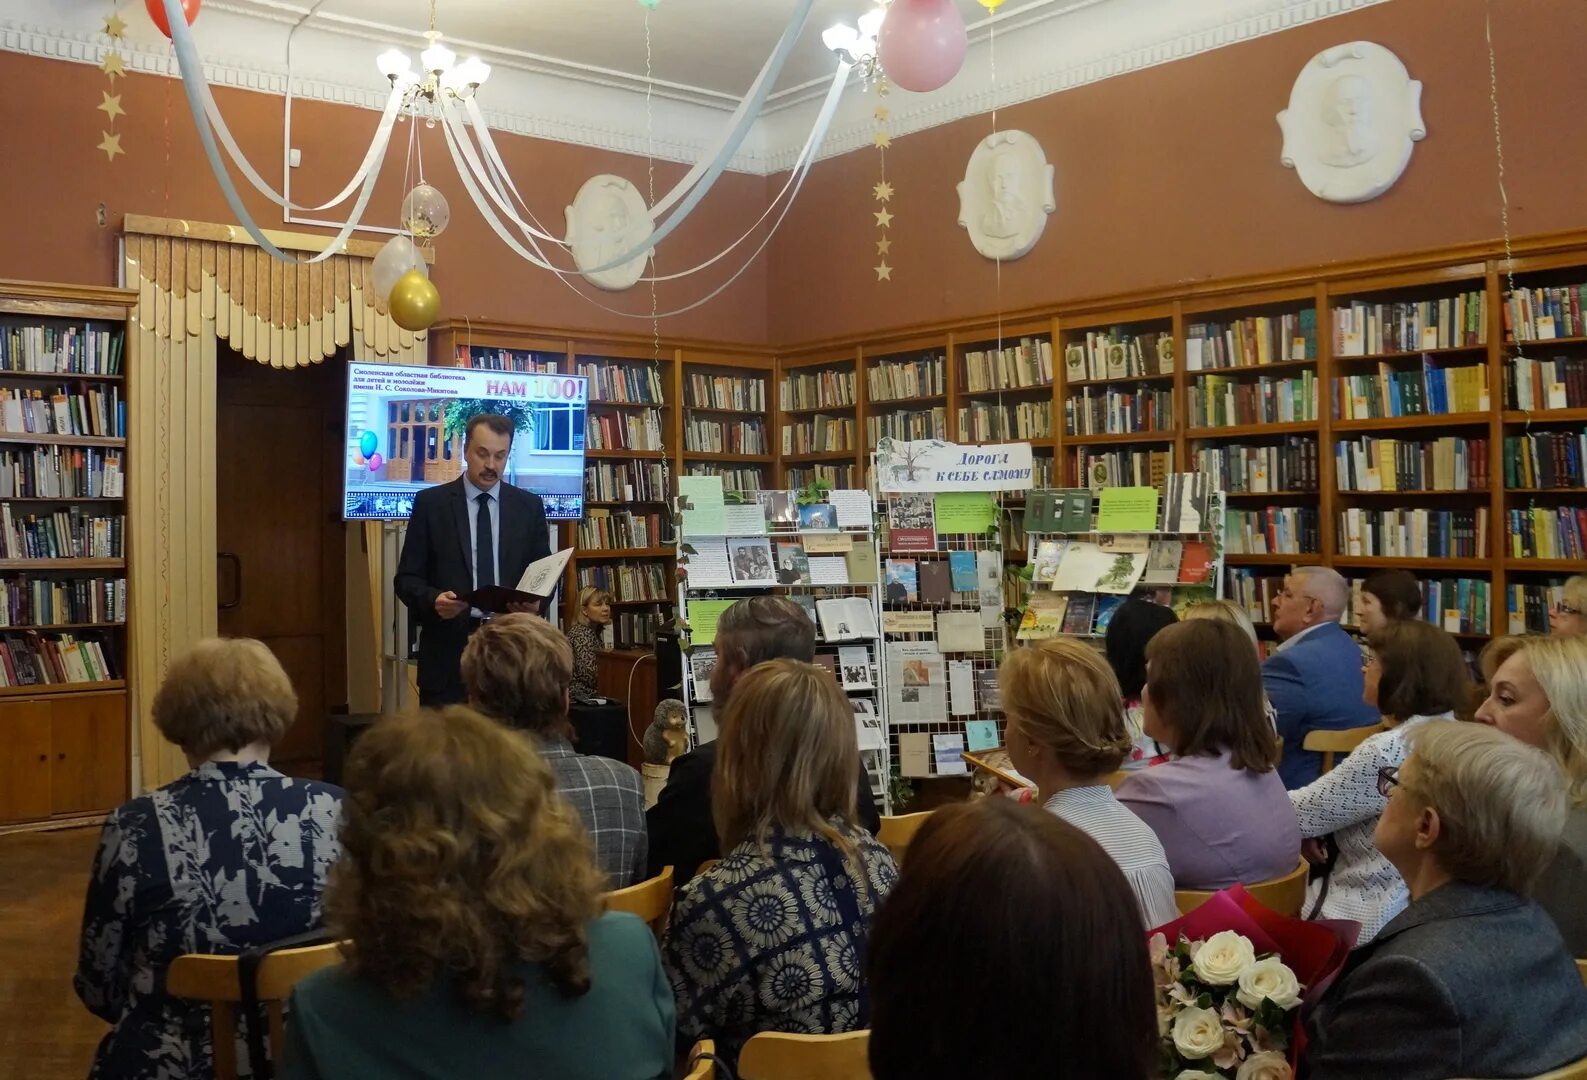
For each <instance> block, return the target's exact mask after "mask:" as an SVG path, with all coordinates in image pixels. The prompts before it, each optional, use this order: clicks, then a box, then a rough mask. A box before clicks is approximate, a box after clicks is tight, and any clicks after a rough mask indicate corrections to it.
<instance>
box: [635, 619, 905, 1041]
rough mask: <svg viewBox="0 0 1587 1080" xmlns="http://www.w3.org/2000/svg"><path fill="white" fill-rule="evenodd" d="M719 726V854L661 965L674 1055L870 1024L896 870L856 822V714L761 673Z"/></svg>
mask: <svg viewBox="0 0 1587 1080" xmlns="http://www.w3.org/2000/svg"><path fill="white" fill-rule="evenodd" d="M795 610H796V611H797V610H798V608H797V607H796V608H795ZM799 617H800V618H801V619H803V618H805V616H804V615H803V613H800V615H799ZM720 723H721V735H720V737H719V738H718V740H717V753H716V769H715V775H714V776H713V778H712V780H711V805H712V809H713V811H714V814H713V817H714V820H715V822H716V828H717V832H718V836H719V839H720V841H721V850H722V852H723V855H722V858H721V861H720V862H718V863H717V864H716V865H715V866H713V867H711V868H710V869H709V870H707V871H705V873H703V874H701V875H700V876H698V877H696V878H695V879H694V880H692V881H690V882H689V883H688V884H687V885H685V886H684V887H683V889H682V891H681V892H680V893H679V896H678V901H677V903H676V905H675V906H674V907H673V911H672V924H671V927H670V930H669V933H668V936H667V944H666V960H667V973H668V975H669V976H670V977H671V979H672V985H673V987H674V988H675V989H676V991H677V995H678V1037H679V1049H680V1050H682V1049H685V1048H687V1047H688V1046H689V1045H690V1044H692V1043H693V1042H694V1041H695V1040H697V1039H713V1040H715V1042H716V1046H717V1052H718V1053H720V1054H722V1055H723V1057H725V1058H726V1059H727V1060H729V1061H736V1060H737V1058H738V1052H739V1050H740V1049H741V1048H742V1047H743V1045H744V1043H745V1041H747V1040H748V1039H749V1038H750V1036H752V1035H755V1034H757V1033H759V1032H762V1031H788V1032H803V1033H806V1034H812V1035H820V1034H836V1033H838V1032H844V1031H855V1030H858V1029H861V1028H864V1027H866V1026H867V1024H868V1022H869V1017H868V1016H867V1014H866V1009H865V991H864V986H863V978H864V970H865V964H864V955H865V939H866V935H867V934H868V932H869V925H870V920H871V916H872V914H873V913H874V911H875V910H876V908H877V906H878V905H879V904H880V903H881V901H882V899H883V898H884V897H885V896H886V895H887V893H888V892H889V891H890V890H891V889H892V887H893V882H894V880H895V879H896V878H897V876H898V868H897V866H896V865H895V863H894V862H893V857H892V855H891V854H889V853H888V851H887V849H886V848H885V847H883V846H882V845H881V844H879V843H877V842H876V840H875V839H874V838H873V837H872V836H871V834H870V833H868V832H866V831H865V830H864V829H863V828H861V827H860V826H859V824H858V822H857V821H856V820H855V810H854V797H855V780H854V773H855V770H857V769H858V768H859V767H860V765H859V749H858V746H857V744H856V741H855V732H854V712H853V710H852V709H851V708H850V707H849V702H848V698H847V697H846V696H845V695H844V693H843V690H842V689H841V688H840V687H839V686H838V684H837V680H835V679H834V678H833V677H832V674H831V672H829V671H827V670H826V669H825V668H822V667H817V666H816V665H814V664H806V663H802V662H800V661H797V660H773V661H768V662H767V663H764V664H758V665H756V666H755V667H753V668H751V669H750V670H749V672H748V673H746V674H745V675H744V676H743V678H742V679H740V680H739V682H738V685H737V686H735V687H734V688H733V693H732V695H731V696H730V697H729V698H728V699H727V708H726V710H725V711H723V712H722V714H721V720H720Z"/></svg>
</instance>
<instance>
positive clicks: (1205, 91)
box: [770, 0, 1587, 344]
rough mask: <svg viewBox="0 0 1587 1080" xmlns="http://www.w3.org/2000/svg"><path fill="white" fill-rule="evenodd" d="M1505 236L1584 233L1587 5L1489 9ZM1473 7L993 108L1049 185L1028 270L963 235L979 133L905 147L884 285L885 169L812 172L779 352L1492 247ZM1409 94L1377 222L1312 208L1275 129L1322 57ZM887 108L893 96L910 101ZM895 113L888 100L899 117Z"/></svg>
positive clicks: (1406, 11) (779, 286)
mask: <svg viewBox="0 0 1587 1080" xmlns="http://www.w3.org/2000/svg"><path fill="white" fill-rule="evenodd" d="M1492 6H1493V10H1494V40H1495V45H1496V47H1497V50H1498V71H1499V80H1500V83H1499V85H1500V90H1501V94H1502V98H1501V105H1502V108H1503V119H1504V130H1505V140H1504V146H1505V155H1506V166H1507V169H1506V174H1507V180H1508V183H1507V187H1508V189H1509V196H1510V201H1511V213H1510V223H1511V230H1512V233H1514V234H1515V235H1523V234H1526V233H1538V232H1547V231H1552V230H1557V229H1565V228H1575V227H1581V226H1583V225H1587V197H1584V194H1583V190H1584V189H1583V184H1584V180H1583V177H1584V176H1587V143H1584V142H1583V140H1581V139H1579V138H1577V137H1575V136H1574V134H1573V126H1572V125H1573V118H1574V117H1575V116H1576V115H1577V114H1578V113H1579V111H1580V110H1579V107H1578V103H1580V102H1583V101H1587V64H1584V63H1582V60H1581V54H1580V43H1581V41H1582V40H1583V37H1584V35H1587V4H1582V3H1580V2H1579V0H1493V5H1492ZM1484 7H1485V4H1484V2H1483V0H1394V2H1393V3H1389V4H1383V5H1380V6H1377V7H1372V8H1368V9H1366V10H1364V11H1361V12H1358V13H1355V14H1353V15H1349V16H1343V17H1340V18H1334V19H1325V20H1323V21H1321V22H1317V23H1313V24H1310V25H1308V26H1304V27H1301V28H1299V29H1296V30H1292V31H1287V32H1285V33H1282V34H1276V35H1273V36H1270V37H1265V38H1260V39H1257V40H1255V41H1251V42H1247V43H1244V44H1241V45H1236V46H1231V47H1229V48H1225V49H1220V50H1217V51H1215V52H1211V53H1205V54H1202V55H1200V56H1196V57H1192V58H1190V59H1187V60H1182V61H1178V62H1176V63H1172V64H1167V65H1163V66H1161V67H1156V68H1152V69H1149V70H1146V71H1142V72H1139V73H1136V74H1132V75H1128V76H1124V77H1121V78H1116V79H1110V80H1108V81H1106V82H1103V83H1099V84H1095V85H1092V86H1087V87H1084V88H1081V89H1077V90H1073V91H1069V92H1067V93H1063V94H1057V95H1054V96H1052V97H1048V98H1044V99H1041V100H1038V101H1033V102H1029V103H1026V104H1023V105H1019V106H1015V107H1013V108H1008V109H1004V110H1002V111H1001V112H1000V113H999V115H998V124H999V127H1000V128H1005V129H1006V128H1019V129H1023V130H1025V131H1028V132H1030V133H1031V134H1032V135H1034V136H1035V137H1036V138H1037V140H1039V141H1040V142H1041V144H1042V146H1043V147H1044V148H1045V149H1046V152H1047V157H1048V160H1049V161H1051V162H1053V163H1054V164H1055V165H1056V166H1057V188H1058V204H1059V205H1058V212H1057V213H1056V214H1054V215H1053V216H1052V217H1051V218H1049V219H1048V224H1047V232H1046V234H1045V235H1044V236H1043V238H1042V240H1041V242H1040V244H1039V245H1038V246H1037V248H1036V250H1035V251H1033V252H1032V253H1031V254H1030V255H1027V256H1026V257H1025V258H1024V259H1021V260H1019V261H1017V262H1012V263H1007V264H1005V265H1004V266H1003V273H1002V299H1001V305H999V299H998V290H997V284H996V271H995V264H994V263H992V262H990V261H988V260H986V259H983V258H982V257H981V256H980V255H978V254H976V252H975V250H974V249H973V248H972V247H971V246H970V242H969V239H968V238H967V237H966V236H965V234H964V231H963V230H962V229H960V228H959V227H958V226H957V225H956V222H957V220H958V197H957V195H956V194H955V191H954V187H955V184H956V183H957V182H958V181H959V180H960V179H961V178H962V177H963V175H964V164H965V162H966V161H967V160H968V158H969V155H970V152H971V150H973V149H974V147H975V144H976V142H977V141H978V140H979V139H981V138H983V137H984V136H985V135H986V134H988V133H989V132H990V131H991V122H990V118H988V117H985V116H982V117H975V118H971V119H967V120H963V121H959V122H957V123H954V124H950V125H946V126H944V127H940V128H935V129H932V130H930V131H925V132H920V133H917V134H914V135H910V136H907V137H904V138H901V139H898V140H896V141H895V142H894V144H893V149H892V150H891V151H889V153H888V158H887V173H888V176H889V178H890V179H891V180H892V181H893V183H894V186H895V187H896V189H897V191H896V194H895V195H894V197H893V203H892V207H891V208H892V210H893V212H894V214H895V215H896V220H895V221H894V222H893V225H892V235H893V241H894V243H893V248H892V254H891V256H890V258H889V260H888V261H889V262H890V263H891V264H892V265H893V266H894V267H895V269H894V272H893V280H892V282H891V283H890V284H885V283H884V284H878V283H877V281H876V275H875V273H874V272H873V271H872V267H873V266H874V265H875V263H876V261H877V257H876V250H875V239H876V237H877V235H878V231H877V229H876V228H875V223H874V221H873V219H872V218H871V217H870V214H871V212H872V211H873V210H874V209H876V204H875V203H874V202H873V201H872V197H871V185H872V184H874V183H875V182H876V180H877V175H878V168H877V166H878V163H877V152H876V151H875V150H866V151H861V152H857V153H852V154H848V155H845V156H843V157H841V158H839V159H837V160H834V161H828V162H823V163H822V164H820V165H819V166H818V167H817V168H816V169H815V170H813V171H812V173H811V176H810V179H809V180H808V181H807V183H806V184H805V188H804V194H803V196H802V197H801V201H800V205H798V206H797V207H795V209H794V210H793V212H792V213H791V214H790V215H789V219H788V221H787V222H786V223H785V224H784V226H783V229H782V232H781V233H780V234H779V236H778V237H777V239H776V240H775V241H774V242H773V244H772V247H771V249H770V250H771V258H772V262H771V266H772V277H771V292H770V295H771V297H772V302H771V324H770V331H771V336H772V340H773V341H775V342H778V343H779V344H792V343H798V342H809V341H816V340H821V339H825V338H831V337H837V336H847V335H856V336H858V335H864V334H867V333H874V332H876V331H877V330H881V329H890V328H897V327H901V326H907V325H911V324H919V323H927V322H936V321H940V320H945V319H958V318H975V317H979V316H983V315H988V314H990V313H993V312H995V311H997V310H998V309H999V306H1001V308H1002V309H1003V310H1018V309H1021V308H1030V307H1036V306H1040V305H1045V304H1053V303H1056V302H1060V301H1071V300H1076V299H1084V298H1087V297H1098V296H1107V295H1113V294H1117V293H1120V292H1128V291H1133V290H1137V289H1146V288H1152V287H1168V286H1172V285H1174V284H1175V283H1181V282H1194V281H1202V280H1206V279H1216V278H1228V277H1236V276H1244V275H1247V274H1254V273H1261V272H1264V271H1276V270H1284V269H1292V268H1297V267H1306V266H1318V265H1324V264H1328V263H1332V262H1338V261H1348V260H1354V259H1359V258H1365V257H1372V256H1383V255H1391V254H1395V253H1398V252H1407V251H1415V250H1422V249H1427V248H1435V247H1441V246H1444V245H1450V244H1456V243H1461V242H1466V241H1473V240H1486V239H1489V238H1493V237H1497V236H1499V235H1500V225H1499V193H1498V186H1497V172H1496V167H1495V155H1494V136H1493V122H1492V112H1491V109H1490V105H1489V94H1488V60H1487V54H1486V49H1485V46H1484V39H1483V10H1484ZM1362 39H1365V40H1368V41H1375V42H1378V43H1380V44H1382V45H1385V46H1387V47H1389V48H1391V49H1393V50H1394V51H1395V52H1396V53H1398V54H1399V56H1400V58H1401V59H1402V60H1403V61H1404V62H1405V64H1406V66H1407V67H1408V68H1409V70H1410V72H1411V76H1412V78H1416V79H1420V80H1422V82H1423V84H1424V91H1423V116H1424V118H1425V119H1426V121H1427V129H1428V137H1427V139H1426V140H1425V141H1424V142H1422V143H1420V144H1418V145H1417V148H1416V152H1415V155H1414V157H1413V158H1412V161H1411V165H1410V167H1409V168H1408V169H1407V170H1406V173H1405V175H1404V176H1403V177H1402V178H1401V180H1400V182H1399V184H1398V185H1397V186H1395V187H1394V188H1393V189H1392V190H1391V191H1390V192H1388V193H1387V194H1386V195H1384V196H1383V197H1381V198H1379V199H1377V200H1376V201H1374V202H1370V203H1366V204H1361V205H1355V206H1336V205H1332V204H1328V203H1324V202H1322V201H1321V200H1318V199H1316V198H1314V197H1313V196H1312V195H1311V194H1310V193H1309V192H1307V190H1306V189H1305V187H1304V186H1303V185H1302V184H1301V182H1300V180H1299V179H1298V178H1297V177H1296V176H1295V174H1294V173H1293V172H1292V171H1291V170H1289V169H1285V168H1283V167H1282V166H1281V165H1280V164H1279V160H1278V157H1279V148H1280V145H1281V142H1282V139H1281V136H1280V133H1279V129H1278V124H1277V123H1276V121H1275V120H1274V116H1275V114H1276V113H1277V112H1278V111H1279V110H1280V109H1282V108H1284V107H1285V106H1286V105H1287V104H1288V100H1289V90H1290V86H1291V84H1292V83H1293V81H1294V78H1295V75H1296V73H1297V72H1298V71H1299V70H1300V68H1301V66H1302V65H1303V64H1304V63H1305V62H1306V61H1307V60H1308V59H1309V58H1310V57H1311V56H1313V55H1314V54H1315V53H1317V52H1319V51H1321V50H1322V49H1325V48H1327V47H1329V46H1332V45H1337V44H1342V43H1344V42H1348V41H1354V40H1362ZM902 96H903V95H902V92H898V97H902ZM895 100H897V98H895Z"/></svg>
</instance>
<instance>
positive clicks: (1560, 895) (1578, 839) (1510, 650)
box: [1477, 635, 1587, 957]
mask: <svg viewBox="0 0 1587 1080" xmlns="http://www.w3.org/2000/svg"><path fill="white" fill-rule="evenodd" d="M1483 662H1484V674H1485V675H1487V677H1488V682H1489V684H1490V691H1489V695H1488V699H1487V700H1486V701H1484V702H1483V703H1482V706H1481V708H1479V709H1478V710H1477V720H1478V721H1480V722H1481V723H1484V724H1491V725H1493V726H1494V727H1497V728H1498V729H1499V730H1500V731H1503V732H1504V733H1505V734H1507V735H1511V736H1514V737H1515V738H1517V739H1520V740H1521V741H1522V742H1524V743H1527V744H1529V745H1531V746H1536V747H1538V748H1540V749H1542V750H1544V751H1545V752H1547V753H1548V754H1549V756H1551V757H1552V758H1553V759H1554V760H1555V761H1557V762H1559V764H1560V765H1561V766H1562V767H1563V768H1564V770H1565V777H1566V780H1567V782H1568V784H1569V789H1568V792H1567V797H1568V804H1569V809H1568V813H1567V815H1566V818H1565V831H1564V833H1563V835H1562V836H1561V839H1560V846H1559V851H1558V852H1557V853H1556V854H1555V856H1554V858H1553V860H1552V861H1551V862H1550V863H1549V865H1548V867H1547V869H1545V870H1544V871H1543V876H1542V877H1541V878H1539V879H1538V882H1537V887H1536V888H1535V889H1534V890H1533V893H1532V895H1533V897H1534V898H1535V899H1536V900H1537V902H1538V905H1539V906H1540V907H1542V909H1543V910H1544V911H1546V912H1548V913H1549V914H1550V915H1551V916H1553V918H1554V922H1555V923H1557V924H1558V925H1559V929H1560V933H1561V934H1563V935H1564V937H1565V944H1566V946H1567V947H1568V948H1569V949H1570V951H1571V954H1572V955H1573V956H1578V957H1587V636H1581V635H1576V636H1572V637H1549V638H1538V637H1526V638H1499V639H1498V640H1496V641H1495V642H1493V643H1492V644H1491V645H1490V646H1489V648H1488V649H1487V650H1484V652H1483ZM1489 664H1492V668H1491V669H1490V668H1489V666H1488V665H1489Z"/></svg>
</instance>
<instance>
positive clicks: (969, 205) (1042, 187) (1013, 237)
mask: <svg viewBox="0 0 1587 1080" xmlns="http://www.w3.org/2000/svg"><path fill="white" fill-rule="evenodd" d="M1056 209H1058V202H1057V200H1056V199H1055V198H1054V197H1053V167H1052V166H1051V165H1049V164H1047V155H1046V154H1045V153H1043V152H1042V148H1041V144H1040V143H1038V142H1037V141H1036V140H1035V139H1033V138H1032V137H1031V136H1030V135H1027V134H1026V133H1025V132H1023V131H999V132H996V133H995V134H992V135H988V136H987V137H986V138H984V139H982V140H981V141H980V143H979V144H977V146H976V148H975V152H974V153H972V154H971V155H970V163H969V165H967V166H966V167H965V170H964V180H963V181H961V182H960V184H959V224H960V225H962V226H964V228H965V229H966V230H968V232H969V233H970V243H972V244H974V245H975V250H977V251H979V252H980V253H981V254H982V255H985V256H986V257H987V258H988V259H1005V260H1006V259H1017V258H1019V257H1020V256H1021V255H1024V254H1026V253H1027V252H1029V251H1030V249H1031V248H1033V247H1035V246H1036V241H1038V240H1040V239H1041V234H1042V230H1044V229H1045V228H1046V227H1047V215H1048V214H1050V213H1052V212H1053V211H1054V210H1056Z"/></svg>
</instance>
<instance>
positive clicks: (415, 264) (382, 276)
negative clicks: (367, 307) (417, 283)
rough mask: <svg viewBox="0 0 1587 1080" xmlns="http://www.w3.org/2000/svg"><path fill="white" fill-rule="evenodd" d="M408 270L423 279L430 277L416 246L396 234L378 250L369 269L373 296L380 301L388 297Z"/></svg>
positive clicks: (428, 269) (399, 234) (404, 237)
mask: <svg viewBox="0 0 1587 1080" xmlns="http://www.w3.org/2000/svg"><path fill="white" fill-rule="evenodd" d="M409 270H417V271H418V272H419V273H421V274H423V275H424V276H425V277H429V276H430V268H429V267H428V266H426V265H425V262H424V255H423V254H422V253H421V252H420V251H419V248H418V245H416V244H415V243H414V242H413V241H412V240H410V239H408V238H407V237H406V236H404V235H402V234H401V233H398V234H397V235H396V236H393V237H392V238H391V239H390V240H387V241H386V246H385V247H383V248H381V249H380V252H379V254H377V255H376V256H375V261H374V264H373V265H372V266H371V267H370V268H369V275H370V277H372V278H373V279H374V282H375V294H376V295H377V296H379V297H380V299H381V300H384V299H385V298H386V297H388V296H390V295H391V290H392V289H394V288H396V285H397V281H398V280H399V279H400V278H401V277H402V275H403V274H406V273H407V272H408V271H409Z"/></svg>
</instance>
